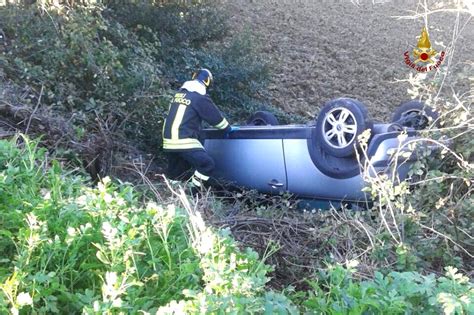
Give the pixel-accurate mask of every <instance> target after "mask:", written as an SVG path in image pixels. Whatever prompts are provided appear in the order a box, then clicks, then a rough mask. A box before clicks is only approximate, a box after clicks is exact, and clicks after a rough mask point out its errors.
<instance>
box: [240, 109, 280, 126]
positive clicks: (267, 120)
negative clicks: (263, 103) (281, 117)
mask: <svg viewBox="0 0 474 315" xmlns="http://www.w3.org/2000/svg"><path fill="white" fill-rule="evenodd" d="M278 124H279V123H278V119H277V118H276V117H275V115H273V114H272V113H270V112H267V111H259V112H256V113H255V114H253V115H252V117H250V118H249V119H248V120H247V125H250V126H266V125H271V126H276V125H278Z"/></svg>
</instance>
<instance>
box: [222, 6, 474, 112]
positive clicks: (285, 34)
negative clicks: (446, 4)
mask: <svg viewBox="0 0 474 315" xmlns="http://www.w3.org/2000/svg"><path fill="white" fill-rule="evenodd" d="M353 2H359V3H360V4H359V5H355V4H354V3H353ZM373 2H375V4H374V3H373ZM379 2H382V1H380V0H379V1H364V0H361V1H352V2H351V1H349V0H346V1H341V0H340V1H336V0H334V1H329V0H326V1H322V0H321V1H314V0H306V1H305V0H293V1H291V0H272V1H271V0H266V1H265V0H253V1H252V0H232V1H228V2H226V3H225V5H226V8H227V9H228V10H229V12H230V13H231V14H230V15H231V23H232V25H233V27H232V29H233V31H234V32H235V34H242V33H243V32H245V31H246V30H250V31H251V32H252V33H253V34H255V36H256V41H258V43H259V44H260V45H261V50H262V53H263V57H264V58H265V60H269V61H270V62H271V63H272V65H273V66H274V71H273V73H274V75H273V77H272V78H271V83H270V84H269V86H268V89H269V92H270V94H271V101H272V103H273V104H274V105H276V106H278V107H280V108H282V109H284V110H285V111H287V112H292V113H295V114H300V115H304V116H306V117H308V119H312V118H313V117H314V116H315V114H317V112H318V110H319V108H321V106H322V105H323V104H324V103H325V102H326V101H328V100H330V99H333V98H336V97H343V96H344V97H353V98H357V99H359V100H360V101H362V102H364V103H365V104H366V105H367V106H368V108H369V112H370V113H371V116H372V117H373V118H375V119H377V120H386V119H389V118H390V117H391V113H392V112H393V110H394V108H396V107H397V106H399V105H400V104H401V103H402V102H404V101H407V100H410V99H411V98H412V97H413V96H412V95H410V94H409V93H408V89H409V88H410V84H409V83H407V82H401V81H400V80H406V79H407V78H409V77H410V76H413V75H416V74H417V73H418V72H417V71H415V70H414V69H411V68H409V67H408V66H407V65H406V64H405V63H404V56H403V54H404V52H405V51H410V57H411V58H413V56H412V55H411V52H412V50H413V48H415V47H416V44H417V37H418V36H420V34H421V30H422V28H423V26H424V25H425V23H424V19H423V17H419V18H416V19H398V18H396V16H409V15H413V14H415V13H416V12H418V13H421V12H424V10H423V8H422V7H421V6H420V5H417V3H418V1H403V0H399V1H396V0H395V1H384V2H383V3H379ZM421 2H423V1H421ZM437 3H441V2H439V1H431V2H430V1H428V4H429V8H430V9H437V5H438V4H437ZM410 10H411V11H410ZM469 17H470V15H468V14H460V15H459V22H460V23H459V27H458V29H462V33H461V34H460V35H459V37H458V38H457V42H456V45H455V49H454V51H453V50H451V49H450V48H449V44H450V43H451V42H452V39H453V31H454V29H455V25H456V24H455V23H456V19H457V14H455V13H435V14H430V15H429V16H428V23H427V25H428V32H429V35H430V40H431V44H432V47H433V48H434V49H436V50H437V51H442V50H446V51H447V52H448V53H449V54H448V57H453V58H452V61H451V62H448V60H447V59H449V58H446V60H445V61H444V63H443V65H442V66H441V67H440V69H441V71H446V70H448V68H449V73H450V77H448V80H445V82H444V85H443V86H444V91H446V92H447V93H451V87H454V88H455V89H456V91H458V92H460V93H463V92H466V91H468V89H469V79H468V76H471V77H472V73H474V67H473V64H474V63H473V60H474V41H473V40H472V39H473V38H474V24H473V22H472V20H469ZM244 34H245V33H244ZM412 60H413V59H412ZM448 64H449V67H448ZM439 78H440V73H438V74H437V73H436V71H430V72H429V73H428V74H427V75H426V80H432V82H434V83H435V84H436V82H438V81H440V80H439ZM437 80H438V81H437Z"/></svg>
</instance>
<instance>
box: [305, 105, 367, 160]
mask: <svg viewBox="0 0 474 315" xmlns="http://www.w3.org/2000/svg"><path fill="white" fill-rule="evenodd" d="M367 115H368V111H367V108H366V107H365V105H364V104H362V103H361V102H359V101H357V100H355V99H351V98H338V99H334V100H331V101H329V102H327V103H326V104H325V105H324V106H323V108H322V109H321V111H320V113H319V115H318V118H317V120H316V129H315V130H316V134H315V137H316V139H314V140H316V141H318V142H319V143H320V144H321V147H322V149H323V150H324V151H326V152H327V153H328V154H330V155H332V156H335V157H348V156H352V155H353V154H354V153H355V150H354V145H356V144H357V137H358V136H359V135H360V134H361V133H362V132H363V131H364V130H365V129H368V128H371V123H370V122H369V120H368V118H367Z"/></svg>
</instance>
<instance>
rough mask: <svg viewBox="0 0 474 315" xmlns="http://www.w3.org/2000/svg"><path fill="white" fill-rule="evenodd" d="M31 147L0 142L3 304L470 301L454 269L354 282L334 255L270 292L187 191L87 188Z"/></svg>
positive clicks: (379, 306)
mask: <svg viewBox="0 0 474 315" xmlns="http://www.w3.org/2000/svg"><path fill="white" fill-rule="evenodd" d="M37 145H38V142H36V141H31V140H29V139H28V138H26V137H23V136H17V137H15V138H13V139H12V140H10V141H5V140H2V141H0V148H1V150H0V152H1V153H0V159H1V161H0V165H1V166H0V192H1V193H0V199H1V202H0V218H1V219H0V235H1V238H0V250H1V252H2V253H3V256H2V259H1V261H0V311H1V312H7V313H8V312H10V313H12V314H19V313H20V312H21V313H25V314H26V313H36V314H52V313H57V314H66V313H67V314H79V313H81V312H82V313H85V314H130V313H132V314H135V313H139V312H142V313H145V314H151V313H156V314H197V313H209V314H227V313H234V314H243V313H246V314H263V313H265V314H296V313H299V312H302V313H315V312H316V313H326V314H344V313H351V314H361V313H364V312H365V313H371V314H377V313H380V314H386V313H387V312H389V313H391V314H405V313H415V312H418V311H422V312H424V313H428V314H429V313H436V312H439V311H441V310H444V312H445V313H446V314H455V313H457V314H469V313H472V311H473V309H472V305H473V304H472V299H473V298H474V288H473V286H472V284H471V283H470V282H469V279H468V278H467V277H465V276H462V275H461V274H460V273H458V271H457V270H456V269H455V268H447V269H446V276H444V277H436V276H435V275H427V276H423V275H421V274H419V273H417V272H402V273H399V272H391V273H389V274H387V275H385V276H384V275H382V274H381V273H376V274H375V278H374V279H373V280H369V281H357V280H353V279H352V277H351V274H352V272H353V271H354V269H353V268H354V267H355V266H354V265H353V264H354V263H350V264H348V265H347V266H342V265H332V266H328V267H327V268H325V269H322V270H320V274H319V275H318V276H317V277H315V278H314V279H308V283H309V285H310V287H311V289H310V290H307V291H295V290H293V289H291V288H286V289H285V290H284V291H283V292H276V291H273V290H271V289H269V288H268V287H266V284H267V282H268V281H269V280H270V279H269V272H271V271H272V267H271V266H269V265H268V264H266V263H265V259H266V258H267V257H266V256H264V257H263V258H262V257H259V255H258V254H257V253H256V252H255V251H254V250H252V249H249V248H246V249H240V248H239V246H237V243H236V242H235V241H234V240H233V238H232V236H231V234H230V232H229V230H220V231H218V230H215V229H213V228H211V227H208V226H207V225H206V223H205V222H204V221H203V219H202V217H201V214H200V213H199V212H196V211H194V210H193V209H194V207H193V202H192V201H191V202H190V201H189V200H188V199H187V197H186V195H185V193H184V192H183V191H174V190H173V192H174V196H175V198H171V197H170V198H169V199H167V201H165V202H159V201H158V200H153V198H147V197H145V196H144V195H143V194H141V193H140V192H139V191H138V190H136V189H135V188H134V187H133V186H131V185H128V184H124V183H112V182H111V181H110V179H108V178H104V179H103V180H101V181H100V182H99V183H98V185H97V186H95V187H91V186H90V183H89V182H88V181H87V180H86V178H84V177H83V176H81V175H77V172H76V171H74V170H68V169H67V168H64V167H63V166H62V165H61V164H60V163H59V162H58V161H57V160H55V159H54V158H53V159H51V158H50V157H49V156H48V154H47V151H46V150H44V149H40V148H38V146H37ZM162 188H163V187H162ZM155 197H156V196H155ZM154 199H156V198H154ZM285 294H286V295H287V296H285Z"/></svg>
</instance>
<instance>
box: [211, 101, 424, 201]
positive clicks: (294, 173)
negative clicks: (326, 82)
mask: <svg viewBox="0 0 474 315" xmlns="http://www.w3.org/2000/svg"><path fill="white" fill-rule="evenodd" d="M341 100H342V101H341ZM347 104H349V105H351V106H352V105H353V104H356V105H357V106H356V107H351V106H347ZM325 107H329V110H326V112H324V109H325V108H323V110H322V114H321V113H320V115H319V117H318V120H317V121H316V124H311V123H310V124H308V125H281V126H279V125H269V124H265V119H263V122H261V121H259V123H258V124H257V125H255V124H253V125H252V124H251V125H247V126H241V127H240V129H239V130H238V131H236V132H233V133H231V134H230V135H227V136H223V135H222V133H221V132H219V131H218V130H214V129H205V130H203V132H202V137H203V140H204V147H205V149H206V151H207V152H208V153H209V154H210V155H211V156H212V157H213V159H214V161H215V164H216V168H215V174H214V176H215V177H216V178H217V179H220V180H221V181H224V182H226V183H227V184H230V185H235V186H241V187H245V188H249V189H256V190H258V191H260V192H264V193H281V192H290V193H292V194H294V195H296V196H298V197H301V198H314V199H324V200H337V201H354V202H364V201H367V200H368V199H370V198H369V196H368V195H367V194H366V193H365V192H363V188H364V187H365V186H366V183H365V181H364V176H376V175H377V174H380V173H385V172H392V171H393V167H395V168H396V172H395V174H397V175H398V176H397V178H398V179H399V180H403V179H406V178H407V174H408V171H409V169H410V166H411V164H412V163H413V162H414V161H415V160H416V155H415V154H408V155H406V154H405V155H399V158H398V160H397V161H396V163H394V159H393V157H392V155H393V153H394V152H395V151H406V150H407V149H408V145H407V144H408V143H412V142H416V141H417V139H419V136H418V134H419V132H418V131H417V130H416V129H419V128H414V127H407V126H406V125H407V123H406V122H404V125H401V124H399V123H398V122H391V123H372V122H370V121H369V120H368V119H366V117H364V115H365V116H366V115H367V113H366V112H365V113H364V108H362V110H361V111H360V113H361V115H360V117H362V119H359V120H358V117H357V114H358V113H357V112H356V111H357V110H358V109H359V107H360V105H359V104H358V103H357V101H354V100H352V99H336V100H334V101H333V102H332V103H330V104H329V105H326V106H325ZM339 108H342V110H340V111H337V110H338V109H339ZM354 108H355V109H354ZM346 110H347V111H348V112H347V113H345V111H346ZM354 113H355V114H354ZM267 115H268V114H267ZM321 115H323V116H321ZM331 115H332V117H331ZM351 115H352V118H351V117H350V116H351ZM269 117H270V116H269ZM270 118H271V117H270ZM259 119H260V120H262V118H259ZM272 119H273V118H272ZM272 119H270V120H272ZM397 121H401V120H400V119H398V120H397ZM272 122H273V123H274V121H273V120H272ZM325 122H327V125H328V126H329V128H328V127H327V126H325ZM361 124H362V125H363V126H362V128H359V130H358V131H357V132H356V129H357V128H356V127H360V125H361ZM337 127H339V129H340V130H347V134H345V133H343V132H339V134H338V131H337V129H336V128H337ZM331 128H333V129H331ZM366 129H369V130H370V137H368V142H367V145H366V146H364V145H362V144H361V143H359V140H358V139H357V138H358V136H359V135H360V134H361V133H362V132H363V131H364V130H366ZM351 131H354V132H353V133H352V132H351ZM402 133H403V136H400V135H401V134H402ZM339 135H342V136H339ZM325 144H326V145H325ZM362 148H365V150H363V149H362ZM340 149H344V150H340ZM401 156H403V158H402V157H401ZM361 165H366V166H367V167H365V169H363V168H362V167H361Z"/></svg>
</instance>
